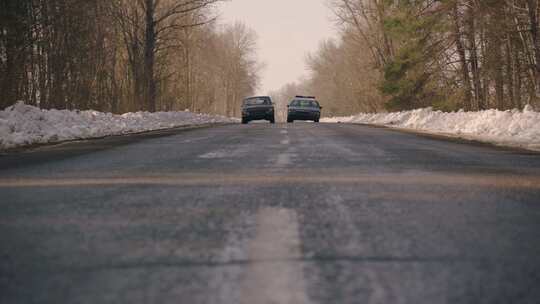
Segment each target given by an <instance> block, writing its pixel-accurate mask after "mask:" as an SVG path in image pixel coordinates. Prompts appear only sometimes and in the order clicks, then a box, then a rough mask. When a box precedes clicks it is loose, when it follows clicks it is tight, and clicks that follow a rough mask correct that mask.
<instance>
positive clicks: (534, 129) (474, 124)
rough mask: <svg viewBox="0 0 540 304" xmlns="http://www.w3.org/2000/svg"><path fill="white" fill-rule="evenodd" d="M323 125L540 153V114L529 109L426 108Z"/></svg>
mask: <svg viewBox="0 0 540 304" xmlns="http://www.w3.org/2000/svg"><path fill="white" fill-rule="evenodd" d="M322 121H324V122H343V123H362V124H373V125H383V126H388V127H393V128H404V129H411V130H418V131H423V132H429V133H435V134H443V135H450V136H456V137H461V138H467V139H474V140H480V141H484V142H491V143H495V144H499V145H509V146H517V147H523V148H527V149H532V150H540V113H539V112H535V111H534V110H533V108H532V107H530V106H527V107H525V109H524V110H523V111H519V110H511V111H498V110H486V111H480V112H464V111H459V112H453V113H445V112H441V111H433V109H432V108H425V109H418V110H413V111H406V112H395V113H376V114H358V115H355V116H350V117H333V118H326V119H323V120H322Z"/></svg>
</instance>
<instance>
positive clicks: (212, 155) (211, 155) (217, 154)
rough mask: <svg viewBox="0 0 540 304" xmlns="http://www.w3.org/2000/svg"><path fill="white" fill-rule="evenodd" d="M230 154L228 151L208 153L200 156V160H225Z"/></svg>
mask: <svg viewBox="0 0 540 304" xmlns="http://www.w3.org/2000/svg"><path fill="white" fill-rule="evenodd" d="M229 154H230V153H227V152H226V151H214V152H208V153H206V154H203V155H200V156H199V158H204V159H216V158H225V157H227V155H229Z"/></svg>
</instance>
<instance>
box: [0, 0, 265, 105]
mask: <svg viewBox="0 0 540 304" xmlns="http://www.w3.org/2000/svg"><path fill="white" fill-rule="evenodd" d="M220 1H221V0H0V92H1V95H0V108H2V109H3V108H5V107H6V106H9V105H11V104H13V103H14V102H15V101H17V100H24V101H25V102H27V103H28V104H32V105H36V106H39V107H41V108H56V109H81V110H84V109H95V110H101V111H110V112H114V113H123V112H131V111H141V110H144V111H168V110H184V109H190V110H191V111H204V112H208V113H218V114H224V115H237V114H238V113H237V111H238V109H237V108H239V107H238V103H239V101H238V100H239V99H241V98H242V97H243V96H246V95H250V94H252V93H253V91H254V90H255V89H256V87H257V86H258V83H259V70H260V68H261V65H260V64H259V63H258V62H257V60H256V56H255V55H256V54H255V52H256V41H257V37H256V34H255V33H254V32H253V31H252V30H250V29H249V28H247V27H246V26H245V25H243V24H240V23H238V24H231V25H225V26H220V25H217V24H216V22H214V21H215V20H216V13H217V7H216V5H217V4H218V2H220Z"/></svg>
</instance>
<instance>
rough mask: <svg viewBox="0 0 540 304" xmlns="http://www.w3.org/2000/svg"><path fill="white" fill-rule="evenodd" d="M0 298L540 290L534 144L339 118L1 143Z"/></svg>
mask: <svg viewBox="0 0 540 304" xmlns="http://www.w3.org/2000/svg"><path fill="white" fill-rule="evenodd" d="M0 244H1V245H0V246H1V247H0V303H5V304H11V303H54V304H58V303H91V304H95V303H114V304H118V303H189V304H192V303H193V304H198V303H231V304H236V303H246V304H247V303H251V304H257V303H265V304H266V303H268V304H270V303H291V304H293V303H294V304H297V303H329V304H334V303H381V304H383V303H385V304H386V303H414V304H419V303H429V304H436V303H471V304H481V303H489V304H494V303H501V304H509V303H539V301H540V155H539V154H535V153H527V152H524V151H517V150H508V149H501V148H494V147H491V146H486V145H477V144H467V143H459V142H452V141H445V140H440V139H435V138H427V137H422V136H418V135H414V134H406V133H400V132H397V131H392V130H387V129H380V128H370V127H364V126H356V125H344V124H340V125H338V124H335V125H331V124H319V125H316V124H309V123H295V124H292V125H285V124H277V125H269V124H251V125H248V126H242V125H229V126H221V127H216V128H204V129H196V130H189V131H169V132H158V133H154V134H150V135H138V136H129V137H119V138H118V137H117V138H108V139H102V140H95V141H88V142H79V143H70V144H63V145H59V146H52V147H44V148H40V149H37V150H34V151H31V152H25V153H15V154H7V155H2V156H0Z"/></svg>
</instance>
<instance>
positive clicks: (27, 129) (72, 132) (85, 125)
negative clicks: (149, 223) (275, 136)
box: [0, 102, 237, 149]
mask: <svg viewBox="0 0 540 304" xmlns="http://www.w3.org/2000/svg"><path fill="white" fill-rule="evenodd" d="M230 122H237V120H235V119H231V118H227V117H222V116H212V115H206V114H194V113H191V112H159V113H148V112H138V113H127V114H123V115H113V114H111V113H101V112H97V111H69V110H61V111H60V110H41V109H39V108H36V107H33V106H29V105H25V104H24V103H23V102H18V103H16V104H15V105H13V106H11V107H8V108H6V109H5V110H4V111H0V149H7V148H14V147H21V146H25V145H31V144H36V143H52V142H60V141H65V140H74V139H87V138H96V137H103V136H109V135H121V134H129V133H137V132H144V131H152V130H159V129H167V128H174V127H180V126H186V125H201V124H212V123H230Z"/></svg>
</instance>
